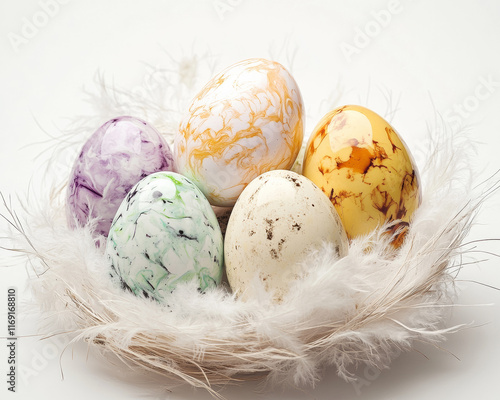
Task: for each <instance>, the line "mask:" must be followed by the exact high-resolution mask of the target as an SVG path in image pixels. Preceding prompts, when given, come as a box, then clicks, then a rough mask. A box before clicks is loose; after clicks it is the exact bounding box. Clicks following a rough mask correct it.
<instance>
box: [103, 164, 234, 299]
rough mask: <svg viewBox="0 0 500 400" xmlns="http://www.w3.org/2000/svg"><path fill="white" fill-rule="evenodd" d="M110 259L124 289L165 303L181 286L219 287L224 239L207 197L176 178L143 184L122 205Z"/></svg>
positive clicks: (159, 176) (162, 175)
mask: <svg viewBox="0 0 500 400" xmlns="http://www.w3.org/2000/svg"><path fill="white" fill-rule="evenodd" d="M106 254H107V257H108V260H109V263H110V266H111V277H112V279H113V280H114V281H115V282H116V283H117V284H118V285H119V286H121V287H122V288H124V289H127V290H129V291H131V292H132V293H134V294H136V295H138V296H141V297H146V298H153V299H155V300H157V301H159V302H163V301H164V300H165V298H166V296H168V294H169V293H170V292H172V291H173V290H174V289H175V287H176V286H177V285H178V284H179V283H180V282H188V281H193V280H194V281H196V282H197V283H198V288H199V290H200V291H205V290H206V289H207V288H211V287H214V286H216V285H218V284H219V283H220V281H221V277H222V268H223V257H224V251H223V239H222V233H221V231H220V228H219V224H218V223H217V218H216V216H215V214H214V212H213V210H212V208H211V206H210V203H209V202H208V200H207V199H206V198H205V196H204V195H203V193H201V191H200V190H199V189H198V188H197V187H196V185H194V184H193V183H192V182H191V181H190V180H189V179H187V178H185V177H183V176H181V175H179V174H177V173H174V172H157V173H155V174H152V175H149V176H148V177H146V178H144V179H143V180H141V181H140V182H139V183H138V184H137V185H136V186H134V187H133V188H132V190H131V191H130V192H129V193H128V195H127V197H126V198H125V199H124V200H123V202H122V204H121V205H120V207H119V209H118V211H117V214H116V216H115V218H114V220H113V224H112V226H111V230H110V232H109V236H108V241H107V246H106Z"/></svg>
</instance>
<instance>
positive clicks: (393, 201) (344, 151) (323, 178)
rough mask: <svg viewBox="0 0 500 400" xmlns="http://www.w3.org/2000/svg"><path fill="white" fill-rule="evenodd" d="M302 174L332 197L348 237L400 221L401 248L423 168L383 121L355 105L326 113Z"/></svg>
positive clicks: (311, 141) (395, 230)
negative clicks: (419, 170) (418, 165)
mask: <svg viewBox="0 0 500 400" xmlns="http://www.w3.org/2000/svg"><path fill="white" fill-rule="evenodd" d="M302 173H303V174H304V176H306V177H307V178H309V179H311V180H312V181H313V182H314V183H315V184H316V185H318V187H320V188H321V190H322V191H323V192H324V193H325V194H326V195H327V196H328V198H329V199H330V200H331V202H332V204H333V205H334V206H335V208H336V209H337V211H338V213H339V216H340V218H341V219H342V222H343V224H344V227H345V229H346V232H347V236H348V237H349V239H353V238H355V237H357V236H362V235H366V234H368V233H370V232H371V231H373V230H374V229H376V228H377V227H378V226H380V225H382V224H384V223H386V222H389V223H391V222H393V221H394V222H396V221H398V222H397V223H395V224H393V225H392V227H391V230H390V231H389V233H398V235H397V236H396V237H395V238H394V240H393V245H395V246H396V247H398V246H399V245H401V243H402V241H403V239H404V236H405V232H406V230H407V228H408V225H409V223H410V221H411V218H412V216H413V213H414V212H415V210H416V209H417V208H418V206H419V204H420V201H421V188H420V177H419V174H418V169H417V166H416V164H415V161H414V160H413V157H412V156H411V153H410V152H409V150H408V148H407V146H406V144H405V143H404V141H403V139H402V138H401V137H400V136H399V135H398V133H397V132H396V131H395V130H394V129H393V128H392V126H391V125H390V124H389V123H388V122H387V121H386V120H384V119H383V118H382V117H380V116H379V115H377V114H376V113H374V112H373V111H371V110H369V109H367V108H365V107H361V106H356V105H349V106H343V107H340V108H337V109H335V110H333V111H331V112H329V113H328V114H326V115H325V116H324V117H323V118H322V119H321V121H320V122H319V123H318V125H317V126H316V128H315V129H314V131H313V133H312V134H311V137H310V139H309V142H308V144H307V148H306V152H305V156H304V166H303V171H302Z"/></svg>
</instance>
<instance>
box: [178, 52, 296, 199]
mask: <svg viewBox="0 0 500 400" xmlns="http://www.w3.org/2000/svg"><path fill="white" fill-rule="evenodd" d="M302 139H303V103H302V96H301V94H300V91H299V88H298V86H297V83H296V82H295V80H294V79H293V77H292V76H291V75H290V73H289V72H288V71H287V70H286V69H285V68H284V67H283V66H282V65H281V64H279V63H277V62H273V61H268V60H265V59H260V58H254V59H249V60H245V61H241V62H239V63H237V64H234V65H232V66H230V67H229V68H227V69H225V70H224V71H222V72H221V73H219V74H218V75H216V76H215V77H214V78H212V79H211V80H210V81H209V82H208V83H207V84H206V85H205V87H204V88H203V89H202V90H201V91H200V92H199V93H198V94H197V95H196V97H195V98H194V99H193V101H192V102H191V104H190V106H189V112H188V113H187V115H186V116H185V117H184V118H183V119H182V121H181V123H180V128H179V132H178V133H177V135H176V137H175V141H174V153H175V158H176V162H177V167H178V169H179V172H180V173H181V174H183V175H184V176H186V177H188V178H189V179H191V180H192V181H193V182H194V183H195V184H196V185H197V186H198V187H199V188H200V189H201V191H202V192H203V193H204V194H205V196H206V197H207V198H208V200H209V201H210V203H212V204H213V205H217V206H232V205H234V203H235V202H236V200H237V199H238V196H239V195H240V193H241V192H242V191H243V189H244V188H245V187H246V186H247V185H248V184H249V183H250V182H251V181H252V180H253V179H254V178H256V177H257V176H259V175H261V174H263V173H264V172H267V171H270V170H274V169H290V168H291V167H292V165H293V163H294V161H295V158H296V157H297V155H298V153H299V150H300V148H301V145H302Z"/></svg>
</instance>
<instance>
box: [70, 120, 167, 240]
mask: <svg viewBox="0 0 500 400" xmlns="http://www.w3.org/2000/svg"><path fill="white" fill-rule="evenodd" d="M158 171H174V172H175V171H176V168H175V166H174V161H173V157H172V152H171V150H170V147H169V146H168V144H167V142H166V141H165V140H164V139H163V138H162V136H161V135H160V134H159V133H158V131H157V130H156V129H154V128H153V127H152V126H151V125H149V124H148V123H147V122H145V121H142V120H140V119H139V118H134V117H127V116H124V117H119V118H114V119H112V120H110V121H108V122H106V123H105V124H104V125H102V126H101V127H100V128H99V129H97V131H96V132H95V133H94V134H93V135H92V136H91V137H90V138H89V139H88V140H87V142H86V143H85V144H84V146H83V148H82V151H81V152H80V155H79V156H78V159H77V160H76V161H75V165H74V166H73V170H72V172H71V175H70V178H69V184H68V192H67V202H66V214H67V219H68V224H69V226H71V227H73V228H74V227H76V226H77V225H80V226H84V225H85V224H87V222H89V220H90V219H94V218H95V219H96V222H97V225H96V229H95V236H97V235H104V236H106V237H107V236H108V232H109V228H110V226H111V222H112V220H113V218H114V216H115V213H116V210H118V207H119V206H120V203H121V202H122V200H123V199H124V198H125V196H126V195H127V193H128V192H129V190H130V189H131V188H132V186H134V185H135V184H136V183H137V182H139V181H140V180H141V179H142V178H144V177H146V176H147V175H150V174H152V173H155V172H158Z"/></svg>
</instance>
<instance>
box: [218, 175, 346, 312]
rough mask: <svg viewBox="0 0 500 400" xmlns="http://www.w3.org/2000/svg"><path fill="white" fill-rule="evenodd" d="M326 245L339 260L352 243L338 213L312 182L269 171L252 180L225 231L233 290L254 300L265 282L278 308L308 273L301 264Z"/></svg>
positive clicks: (230, 280) (226, 252)
mask: <svg viewBox="0 0 500 400" xmlns="http://www.w3.org/2000/svg"><path fill="white" fill-rule="evenodd" d="M323 242H326V243H329V244H330V245H332V246H334V249H335V251H336V253H337V255H338V257H339V258H340V257H343V256H345V255H346V254H347V250H348V242H347V236H346V234H345V231H344V228H343V226H342V222H341V221H340V218H339V216H338V214H337V212H336V211H335V208H334V207H333V205H332V204H331V202H330V201H329V200H328V198H327V197H326V196H325V195H324V194H323V193H322V192H321V190H320V189H319V188H318V187H317V186H316V185H315V184H314V183H312V182H311V181H310V180H309V179H307V178H305V177H303V176H301V175H299V174H297V173H295V172H292V171H284V170H277V171H269V172H267V173H264V174H262V175H260V176H259V177H258V178H256V179H254V180H253V181H252V182H251V183H250V184H249V185H248V186H247V187H246V188H245V190H243V192H242V193H241V195H240V197H239V199H238V201H237V202H236V204H235V206H234V208H233V212H232V213H231V217H230V218H229V223H228V226H227V230H226V237H225V240H224V255H225V262H226V273H227V278H228V281H229V284H230V286H231V288H232V290H233V292H235V293H236V294H237V295H238V296H239V297H241V298H242V299H244V300H246V299H251V298H253V297H255V296H256V295H257V294H256V291H255V290H256V289H255V284H253V283H252V282H253V280H255V279H256V280H258V281H260V282H261V284H262V285H263V287H264V288H265V290H266V291H268V292H269V293H270V294H271V295H272V299H273V300H274V301H275V302H277V303H279V302H281V301H282V300H283V298H284V296H285V295H286V294H287V293H288V289H289V287H290V285H291V284H292V283H293V282H295V281H296V280H297V279H300V277H301V276H302V274H303V273H307V271H304V270H303V269H302V268H303V266H302V265H301V262H303V261H304V260H306V259H307V256H308V255H309V254H310V252H311V251H312V250H314V249H318V248H320V247H321V246H322V244H323Z"/></svg>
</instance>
